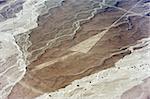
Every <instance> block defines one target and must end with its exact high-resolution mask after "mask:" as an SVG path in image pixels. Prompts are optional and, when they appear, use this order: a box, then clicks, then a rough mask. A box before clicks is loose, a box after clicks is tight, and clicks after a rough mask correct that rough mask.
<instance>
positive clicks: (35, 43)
mask: <svg viewBox="0 0 150 99" xmlns="http://www.w3.org/2000/svg"><path fill="white" fill-rule="evenodd" d="M76 1H77V2H76ZM95 1H96V0H95ZM139 1H140V0H124V1H122V2H121V3H119V4H117V5H111V4H105V5H104V4H102V5H103V6H102V7H103V8H101V9H100V8H99V5H98V3H94V1H90V0H65V1H64V2H63V3H62V5H61V6H59V7H56V8H53V9H51V10H49V12H48V13H46V14H44V15H42V16H39V18H38V27H37V28H35V29H32V30H31V33H30V34H29V36H30V37H29V38H28V40H29V41H30V43H32V45H31V46H29V48H28V49H27V51H28V53H31V54H29V55H28V56H27V60H28V62H29V65H28V66H27V72H26V74H25V76H24V77H23V79H22V80H21V81H20V82H19V83H18V84H16V86H15V87H14V88H13V90H12V92H11V94H10V95H9V99H33V97H35V96H38V95H41V94H43V93H45V92H53V91H56V90H58V89H60V88H64V87H66V86H67V85H69V84H70V83H71V82H72V81H74V80H77V79H81V78H83V77H85V76H89V75H91V74H93V73H97V72H99V71H101V70H104V69H107V68H110V67H113V66H114V64H115V63H116V62H117V61H118V60H119V59H121V58H123V57H124V56H125V55H129V54H131V52H132V50H129V49H128V48H129V46H131V45H135V44H137V41H138V40H141V39H142V38H147V37H149V35H150V31H149V26H150V25H149V22H150V20H149V16H147V15H145V13H147V12H146V10H148V9H147V8H146V7H145V8H142V7H141V5H143V6H144V4H145V3H144V1H142V0H141V1H140V2H139ZM94 10H95V11H96V12H95V13H94ZM144 12H145V13H144ZM92 14H93V15H92ZM24 36H26V35H20V37H22V42H25V39H23V37H24ZM26 43H27V42H26ZM18 44H20V46H21V45H22V43H21V42H19V41H18ZM140 48H142V47H137V48H134V50H136V49H140ZM22 49H23V48H22ZM131 91H132V90H131ZM129 93H130V92H129ZM123 97H124V96H123ZM123 99H133V98H123ZM144 99H146V98H144ZM147 99H148V98H147Z"/></svg>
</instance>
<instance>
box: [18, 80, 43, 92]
mask: <svg viewBox="0 0 150 99" xmlns="http://www.w3.org/2000/svg"><path fill="white" fill-rule="evenodd" d="M19 84H20V85H21V86H22V87H24V88H27V89H29V90H32V91H33V92H35V93H39V94H44V92H42V91H41V90H39V89H36V88H34V87H32V86H30V85H28V84H26V83H25V82H23V81H20V82H19Z"/></svg>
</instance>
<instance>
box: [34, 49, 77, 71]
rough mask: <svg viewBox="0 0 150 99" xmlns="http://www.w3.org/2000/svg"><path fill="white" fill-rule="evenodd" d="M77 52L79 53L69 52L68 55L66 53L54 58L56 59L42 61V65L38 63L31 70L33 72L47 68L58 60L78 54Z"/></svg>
mask: <svg viewBox="0 0 150 99" xmlns="http://www.w3.org/2000/svg"><path fill="white" fill-rule="evenodd" d="M77 53H78V52H73V53H70V54H67V55H65V56H62V57H59V58H56V59H54V60H52V61H49V62H45V63H42V64H40V65H37V66H35V68H34V69H32V70H31V72H34V71H37V70H40V69H43V68H46V67H48V66H50V65H53V64H55V63H56V62H59V61H63V60H65V59H67V58H68V57H70V56H73V55H76V54H77Z"/></svg>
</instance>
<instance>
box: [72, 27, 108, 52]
mask: <svg viewBox="0 0 150 99" xmlns="http://www.w3.org/2000/svg"><path fill="white" fill-rule="evenodd" d="M108 30H109V29H106V30H104V31H102V32H101V33H98V34H96V35H94V36H92V37H90V38H88V39H86V40H84V41H82V42H81V43H79V44H77V45H75V46H73V47H71V48H70V50H71V51H75V52H81V53H88V52H89V51H90V49H92V48H93V46H95V44H96V43H97V42H98V41H99V40H100V39H101V38H102V37H103V36H104V34H105V33H106V32H107V31H108Z"/></svg>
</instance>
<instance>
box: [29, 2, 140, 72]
mask: <svg viewBox="0 0 150 99" xmlns="http://www.w3.org/2000/svg"><path fill="white" fill-rule="evenodd" d="M141 1H142V0H140V1H139V2H137V3H136V4H135V5H134V6H133V7H132V8H130V9H129V10H128V11H127V12H126V13H124V14H123V15H122V16H121V17H120V18H119V19H117V20H116V21H115V22H114V23H113V24H112V25H110V26H109V27H107V28H106V30H104V31H102V32H100V33H98V34H97V35H94V36H92V37H90V38H88V39H86V40H84V41H82V42H80V43H79V44H77V45H75V46H73V47H72V48H70V49H69V50H71V51H75V52H73V53H71V54H69V55H66V56H63V57H61V58H57V59H55V60H53V61H49V62H46V63H43V64H40V65H38V66H36V67H35V69H33V70H32V71H36V70H40V69H42V68H45V67H48V66H50V65H52V64H54V63H56V62H58V61H60V60H62V59H66V58H68V57H69V56H72V55H74V54H76V53H77V52H81V53H87V52H89V51H90V49H92V47H93V46H95V44H96V43H97V42H98V41H99V40H100V39H101V38H102V37H103V36H104V35H105V34H106V33H107V32H108V31H109V29H110V28H112V27H114V26H115V24H116V23H117V22H118V21H120V20H121V19H122V18H123V17H124V16H126V15H127V14H128V12H130V11H131V10H132V9H133V8H134V7H135V6H136V5H137V4H138V3H140V2H141ZM64 57H65V58H64Z"/></svg>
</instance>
